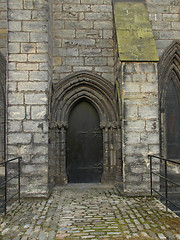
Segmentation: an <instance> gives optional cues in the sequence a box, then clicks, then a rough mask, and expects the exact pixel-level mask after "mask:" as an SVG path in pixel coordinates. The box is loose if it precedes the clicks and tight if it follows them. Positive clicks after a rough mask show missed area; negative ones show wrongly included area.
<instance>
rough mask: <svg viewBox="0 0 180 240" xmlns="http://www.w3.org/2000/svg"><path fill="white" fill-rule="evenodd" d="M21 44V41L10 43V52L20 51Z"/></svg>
mask: <svg viewBox="0 0 180 240" xmlns="http://www.w3.org/2000/svg"><path fill="white" fill-rule="evenodd" d="M19 52H20V44H19V43H9V53H19Z"/></svg>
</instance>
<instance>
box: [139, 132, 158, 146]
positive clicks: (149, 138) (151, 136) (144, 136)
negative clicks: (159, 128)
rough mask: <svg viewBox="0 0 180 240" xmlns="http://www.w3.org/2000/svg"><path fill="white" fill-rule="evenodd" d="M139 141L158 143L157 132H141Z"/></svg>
mask: <svg viewBox="0 0 180 240" xmlns="http://www.w3.org/2000/svg"><path fill="white" fill-rule="evenodd" d="M141 142H142V143H143V144H158V143H159V134H158V133H157V132H156V133H154V132H152V133H150V132H149V133H141Z"/></svg>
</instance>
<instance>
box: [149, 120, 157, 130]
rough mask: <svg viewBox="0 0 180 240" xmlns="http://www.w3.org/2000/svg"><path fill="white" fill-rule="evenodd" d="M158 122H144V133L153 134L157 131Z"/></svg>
mask: <svg viewBox="0 0 180 240" xmlns="http://www.w3.org/2000/svg"><path fill="white" fill-rule="evenodd" d="M158 125H159V122H158V121H157V120H148V121H147V122H146V131H147V132H155V131H159V127H158Z"/></svg>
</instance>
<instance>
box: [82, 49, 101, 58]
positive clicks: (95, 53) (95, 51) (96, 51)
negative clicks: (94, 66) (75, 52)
mask: <svg viewBox="0 0 180 240" xmlns="http://www.w3.org/2000/svg"><path fill="white" fill-rule="evenodd" d="M79 55H80V56H90V57H92V56H100V55H101V49H100V48H82V49H79Z"/></svg>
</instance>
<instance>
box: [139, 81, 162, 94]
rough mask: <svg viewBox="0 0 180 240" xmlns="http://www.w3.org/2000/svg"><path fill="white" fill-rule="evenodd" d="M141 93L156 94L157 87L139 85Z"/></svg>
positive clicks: (152, 84) (150, 84)
mask: <svg viewBox="0 0 180 240" xmlns="http://www.w3.org/2000/svg"><path fill="white" fill-rule="evenodd" d="M140 87H141V92H144V93H148V92H158V86H157V85H156V84H154V83H141V84H140Z"/></svg>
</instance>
